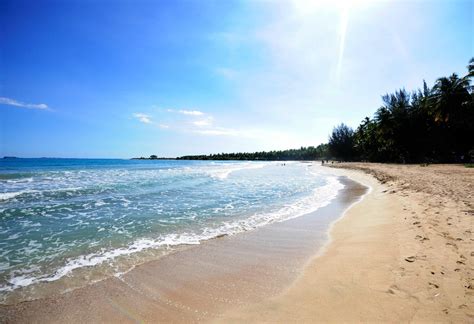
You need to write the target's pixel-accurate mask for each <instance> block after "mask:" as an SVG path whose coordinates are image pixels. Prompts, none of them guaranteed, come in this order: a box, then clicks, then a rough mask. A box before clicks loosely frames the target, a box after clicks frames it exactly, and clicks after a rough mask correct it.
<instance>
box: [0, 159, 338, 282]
mask: <svg viewBox="0 0 474 324" xmlns="http://www.w3.org/2000/svg"><path fill="white" fill-rule="evenodd" d="M264 165H265V164H262V166H260V165H258V167H263V166H264ZM242 168H249V166H247V165H240V166H238V167H234V168H231V169H229V168H228V169H226V170H223V169H220V170H217V171H216V170H214V171H216V172H222V173H221V174H220V175H221V176H224V175H225V176H226V177H227V176H228V174H230V173H231V172H234V171H236V170H241V169H242ZM224 172H225V173H224ZM312 174H313V175H315V176H320V175H321V174H319V173H312ZM343 188H344V185H343V184H342V183H340V182H339V181H338V179H337V177H334V176H327V177H326V184H325V185H324V186H322V187H318V188H316V189H314V190H313V192H312V194H311V195H309V196H306V197H304V198H301V199H300V200H298V201H296V202H295V203H293V204H290V205H287V206H284V207H283V208H280V209H279V210H277V211H274V212H270V213H256V214H254V215H252V216H250V217H247V218H244V219H236V220H233V221H225V222H222V223H220V224H219V225H215V226H213V227H205V228H202V229H200V230H199V231H194V232H184V233H170V234H164V235H161V236H159V237H158V238H155V239H152V238H141V239H138V240H136V241H134V242H133V243H132V244H130V245H129V246H126V247H121V248H116V249H113V250H105V249H103V250H101V251H99V252H97V253H90V254H87V255H82V256H80V257H77V258H73V259H70V260H68V261H67V262H66V264H65V265H64V266H62V267H61V268H59V269H57V270H56V271H55V272H54V273H52V274H44V275H40V276H37V275H36V276H35V275H34V274H33V273H32V271H31V270H32V269H22V270H19V271H17V272H16V273H17V275H15V276H14V277H12V278H10V279H8V280H7V282H8V283H7V284H6V285H4V286H0V291H12V290H15V289H17V288H21V287H26V286H29V285H32V284H35V283H39V282H50V281H55V280H58V279H60V278H62V277H64V276H66V275H70V274H71V272H73V271H74V270H76V269H79V268H84V267H92V266H96V265H99V264H103V263H105V262H110V261H112V260H114V259H116V258H118V257H122V256H127V255H131V254H135V253H138V252H141V251H144V250H148V249H157V248H160V247H172V246H178V245H196V244H200V243H201V242H203V241H206V240H209V239H213V238H216V237H221V236H225V235H235V234H238V233H241V232H245V231H249V230H253V229H255V228H258V227H261V226H265V225H267V224H271V223H275V222H282V221H286V220H289V219H292V218H296V217H300V216H302V215H305V214H308V213H311V212H314V211H316V210H317V209H319V208H322V207H324V206H326V205H328V204H329V203H330V202H331V201H332V200H333V199H334V198H335V197H336V196H337V193H338V192H339V190H341V189H343Z"/></svg>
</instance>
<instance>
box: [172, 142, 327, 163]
mask: <svg viewBox="0 0 474 324" xmlns="http://www.w3.org/2000/svg"><path fill="white" fill-rule="evenodd" d="M328 155H329V153H328V145H327V144H321V145H318V146H317V147H314V146H309V147H301V148H299V149H291V150H282V151H269V152H264V151H262V152H253V153H243V152H242V153H219V154H210V155H186V156H181V157H178V158H177V159H178V160H261V161H292V160H297V161H298V160H299V161H304V160H318V159H327V157H328Z"/></svg>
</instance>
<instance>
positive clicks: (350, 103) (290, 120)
mask: <svg viewBox="0 0 474 324" xmlns="http://www.w3.org/2000/svg"><path fill="white" fill-rule="evenodd" d="M473 20H474V2H473V1H454V0H453V1H376V0H339V1H338V0H334V1H328V0H315V1H311V0H302V1H297V0H295V1H231V0H225V1H222V0H216V1H210V0H199V1H191V0H189V1H174V0H173V1H171V0H169V1H142V0H138V1H28V2H23V1H18V0H15V1H9V0H2V1H0V27H1V29H0V33H1V34H0V156H3V155H13V156H21V157H40V156H55V157H123V158H128V157H133V156H148V155H150V154H157V155H159V156H171V157H172V156H179V155H184V154H199V153H217V152H231V151H257V150H271V149H285V148H295V147H299V146H308V145H318V144H320V143H322V142H326V141H327V137H328V135H329V133H330V132H331V130H332V128H333V126H335V125H336V124H338V123H340V122H345V123H347V124H349V125H351V126H353V127H356V126H357V125H358V123H359V122H360V121H361V120H362V119H363V118H364V117H365V116H372V114H373V113H374V112H375V110H376V109H377V108H378V107H379V106H380V104H381V99H380V97H381V95H383V94H385V93H386V92H390V91H393V90H396V89H398V88H400V87H405V88H407V89H410V90H411V89H415V88H417V87H420V86H421V84H422V80H423V79H425V80H426V81H427V82H428V84H430V85H431V84H433V82H434V81H435V80H436V78H438V77H440V76H445V75H448V74H450V73H453V72H456V73H459V74H465V72H466V68H465V66H466V65H467V62H468V60H469V59H470V57H471V56H473V55H474V38H473V36H472V35H473V34H474V22H473Z"/></svg>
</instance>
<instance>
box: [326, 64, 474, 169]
mask: <svg viewBox="0 0 474 324" xmlns="http://www.w3.org/2000/svg"><path fill="white" fill-rule="evenodd" d="M467 68H468V73H467V74H466V75H465V76H462V77H460V76H458V75H457V74H455V73H453V74H452V75H450V76H448V77H442V78H439V79H438V80H436V82H435V84H434V85H433V86H432V87H429V86H428V85H427V84H426V82H423V86H422V88H420V89H417V90H415V91H412V92H409V91H406V90H405V89H400V90H397V91H395V92H394V93H388V94H386V95H384V96H382V101H383V104H382V106H381V107H380V108H379V109H377V111H376V112H375V114H374V116H373V117H372V118H369V117H366V118H365V119H364V120H363V121H362V122H361V123H360V125H359V126H358V127H357V128H356V129H355V130H353V129H352V128H350V127H348V126H346V125H345V124H341V125H339V126H337V127H335V128H334V130H333V132H332V134H331V135H330V137H329V143H328V148H329V153H330V155H331V156H333V157H335V158H337V159H340V160H345V161H371V162H397V163H419V162H425V163H429V162H448V163H449V162H470V161H473V160H474V87H473V86H471V79H472V77H473V76H474V58H472V59H471V60H470V61H469V65H468V67H467Z"/></svg>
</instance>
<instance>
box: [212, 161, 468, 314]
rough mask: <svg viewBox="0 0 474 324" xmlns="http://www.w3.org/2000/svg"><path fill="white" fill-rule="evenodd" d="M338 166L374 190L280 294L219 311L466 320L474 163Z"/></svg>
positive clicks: (351, 211)
mask: <svg viewBox="0 0 474 324" xmlns="http://www.w3.org/2000/svg"><path fill="white" fill-rule="evenodd" d="M336 166H337V167H338V168H343V169H338V170H337V171H338V172H339V173H340V174H344V175H348V176H350V178H352V179H355V180H357V181H359V182H361V183H364V184H367V185H370V186H371V187H372V191H371V193H370V194H368V195H366V197H365V198H364V200H363V201H362V202H361V203H359V204H357V205H355V206H353V207H352V208H351V209H350V210H349V211H348V212H347V213H346V216H345V217H344V218H343V219H342V220H340V221H339V222H338V223H337V224H336V226H334V228H333V229H332V237H333V242H332V243H331V244H330V245H329V247H328V249H327V252H326V253H325V254H324V255H323V256H321V257H318V258H315V259H314V260H313V261H312V262H311V263H310V264H309V265H308V266H307V268H306V270H305V271H304V273H303V274H302V275H301V277H300V278H298V279H297V280H296V281H295V282H294V284H293V285H291V286H290V288H289V289H287V290H286V291H285V292H283V293H282V294H280V295H279V296H277V297H274V298H271V299H269V300H265V301H262V302H261V303H258V304H255V305H253V306H251V307H246V308H244V309H238V310H235V309H234V310H231V311H229V312H227V313H226V314H225V316H224V317H221V318H219V320H220V321H222V322H227V323H228V322H232V321H233V322H280V323H287V322H457V323H461V322H464V323H467V322H470V323H473V322H474V269H473V266H474V262H473V260H474V242H473V241H474V237H473V233H472V232H473V231H474V226H473V225H474V206H473V205H474V200H473V193H474V169H468V168H464V167H463V166H453V165H430V166H427V167H422V166H419V165H410V166H407V165H386V164H365V163H354V164H352V163H348V164H340V165H336ZM361 171H363V172H361ZM368 174H371V175H372V176H371V175H368ZM374 177H375V178H377V179H378V180H379V181H380V182H379V181H377V180H376V179H375V178H374Z"/></svg>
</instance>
